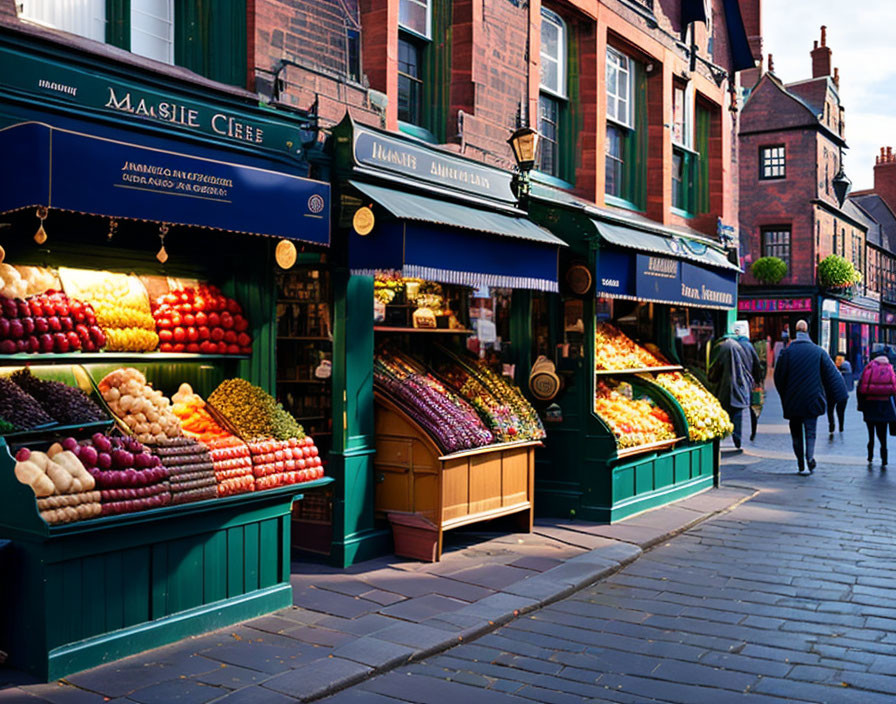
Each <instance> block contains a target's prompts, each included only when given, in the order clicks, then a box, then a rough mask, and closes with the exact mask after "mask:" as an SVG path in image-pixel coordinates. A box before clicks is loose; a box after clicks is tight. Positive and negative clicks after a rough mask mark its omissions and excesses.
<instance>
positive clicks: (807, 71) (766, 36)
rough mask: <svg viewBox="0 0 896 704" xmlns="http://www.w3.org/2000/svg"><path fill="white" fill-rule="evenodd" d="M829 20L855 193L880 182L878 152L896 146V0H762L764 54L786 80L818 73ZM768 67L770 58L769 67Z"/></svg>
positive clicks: (847, 158) (848, 165) (847, 160)
mask: <svg viewBox="0 0 896 704" xmlns="http://www.w3.org/2000/svg"><path fill="white" fill-rule="evenodd" d="M821 25H827V28H828V31H827V45H828V46H829V47H830V48H831V51H832V52H833V53H832V57H831V61H832V68H833V67H834V66H836V67H839V69H840V90H839V93H840V101H841V103H842V104H843V106H844V107H845V109H846V112H845V114H844V117H845V120H846V142H847V144H848V145H849V149H848V151H846V152H845V154H844V167H845V169H846V175H847V176H848V177H849V178H850V180H852V183H853V190H859V189H863V188H871V187H872V186H873V184H874V156H875V155H876V154H878V153H880V148H881V147H886V146H891V147H893V149H894V151H896V38H894V28H896V2H894V1H893V0H854V1H853V2H844V1H843V0H763V1H762V36H763V53H764V54H765V55H766V56H768V54H772V56H773V57H774V64H775V75H777V76H778V78H780V79H781V80H782V81H784V82H785V83H795V82H796V81H801V80H804V79H806V78H811V77H812V59H811V58H810V56H809V52H810V51H811V50H812V46H813V42H814V41H815V40H817V39H820V38H821ZM767 65H768V64H767V63H766V66H767Z"/></svg>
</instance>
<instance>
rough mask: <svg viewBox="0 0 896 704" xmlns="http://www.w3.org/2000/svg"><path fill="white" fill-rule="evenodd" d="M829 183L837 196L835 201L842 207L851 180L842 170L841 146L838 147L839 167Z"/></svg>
mask: <svg viewBox="0 0 896 704" xmlns="http://www.w3.org/2000/svg"><path fill="white" fill-rule="evenodd" d="M831 185H832V186H833V187H834V195H836V196H837V202H838V203H839V204H840V207H841V208H842V207H843V201H845V200H846V194H847V193H849V189H850V187H851V186H852V181H850V180H849V179H848V178H847V176H846V174H845V173H844V172H843V147H841V148H840V169H839V170H838V171H837V175H836V176H834V180H833V181H831Z"/></svg>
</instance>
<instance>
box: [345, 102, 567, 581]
mask: <svg viewBox="0 0 896 704" xmlns="http://www.w3.org/2000/svg"><path fill="white" fill-rule="evenodd" d="M331 144H332V148H333V155H334V170H335V171H336V173H337V175H338V178H337V183H338V185H337V188H338V193H337V195H336V197H337V198H338V202H339V203H340V209H339V220H340V223H341V224H343V226H344V228H343V229H342V230H341V232H340V236H341V238H342V239H340V240H339V242H340V247H338V249H344V251H345V253H346V260H345V264H344V265H345V266H346V268H347V271H346V274H347V277H346V278H345V279H344V280H343V286H344V289H343V291H344V293H343V294H337V299H338V298H339V297H340V296H341V295H343V296H344V297H345V298H344V300H345V304H344V305H345V306H346V308H347V309H349V312H348V315H347V316H346V317H345V318H344V319H342V320H343V321H344V324H345V325H346V326H347V327H346V331H345V333H344V336H345V338H346V339H351V341H352V345H351V349H347V348H346V349H340V343H339V340H340V339H341V338H342V335H341V334H337V335H336V338H335V339H336V345H337V351H336V366H337V367H338V369H336V370H334V373H338V374H344V375H345V378H346V379H347V382H346V390H347V398H348V399H349V401H348V402H347V403H346V405H345V407H344V411H345V413H346V416H345V417H346V426H347V427H346V428H344V429H343V433H345V434H346V435H347V436H349V437H351V438H352V439H353V440H354V441H355V445H354V447H352V448H351V450H352V451H353V452H351V453H349V452H346V453H345V462H346V464H345V467H346V474H345V476H346V481H345V485H344V486H345V490H346V493H345V495H344V496H343V497H342V502H341V504H342V509H343V511H344V513H343V514H342V515H343V520H344V521H345V522H344V523H343V524H342V525H341V526H340V528H341V530H343V535H342V546H343V547H342V549H343V550H345V551H346V552H345V553H343V556H342V558H341V560H340V559H339V558H337V561H342V562H343V563H344V564H348V563H349V562H350V561H351V559H357V556H358V555H359V554H364V552H363V551H366V550H372V547H370V546H372V545H373V544H374V541H375V537H374V534H375V533H376V531H377V530H378V529H379V530H381V528H378V527H379V526H388V525H389V523H391V524H392V527H393V529H394V531H395V536H396V538H395V549H396V550H398V551H399V552H401V551H402V547H401V545H400V542H401V533H402V530H403V527H404V526H405V524H406V522H407V520H406V517H407V516H413V517H415V519H417V520H418V521H420V522H421V523H422V525H424V526H427V527H428V533H427V535H428V538H426V540H427V541H428V543H427V548H426V549H425V550H423V551H422V552H420V553H415V556H418V557H426V558H427V559H438V558H439V556H440V554H441V549H442V537H443V533H444V531H445V530H448V529H451V528H454V527H458V526H461V525H466V524H469V523H473V522H477V521H483V520H490V519H494V518H499V517H504V516H511V517H513V518H515V519H516V525H517V527H519V528H521V529H524V530H530V529H531V525H532V515H533V505H534V502H533V495H532V487H533V476H534V475H533V471H534V454H533V453H534V448H535V447H536V446H539V445H540V444H541V441H542V439H543V436H544V432H543V429H542V426H541V423H540V420H539V419H538V417H537V415H536V414H535V412H534V410H533V409H532V407H531V406H530V405H529V403H528V401H527V400H526V399H525V397H524V396H523V395H522V393H521V392H520V391H519V390H518V389H517V388H516V387H515V385H514V383H513V381H512V379H511V377H513V368H514V355H515V352H516V346H517V345H519V344H521V343H522V342H523V341H524V340H526V339H528V320H527V319H526V315H527V313H528V293H529V292H530V291H533V290H537V291H538V290H540V291H556V290H557V256H558V249H559V248H560V247H562V246H563V243H562V241H560V240H559V239H558V238H557V237H555V236H554V235H552V234H551V233H549V232H548V231H546V230H545V229H543V228H541V227H539V226H537V225H535V224H533V223H532V222H531V221H529V220H528V219H527V218H526V216H525V213H524V212H522V211H520V210H519V209H518V208H517V207H516V198H515V197H514V195H513V190H512V188H511V175H510V174H509V173H507V172H504V171H501V170H499V169H495V168H491V167H488V166H485V165H483V164H481V163H478V162H475V161H472V160H468V159H464V158H462V157H459V156H456V155H454V154H450V153H448V152H445V151H442V150H439V149H435V148H430V147H427V146H425V145H423V144H421V143H419V142H417V141H414V140H409V139H403V138H401V137H400V136H396V135H394V134H389V133H386V132H382V131H379V130H375V129H371V128H368V127H363V126H360V125H357V124H355V123H353V122H352V121H351V119H350V118H348V117H346V119H345V120H343V122H342V123H341V124H340V125H339V126H337V127H336V128H335V129H334V131H333V136H332V141H331ZM341 245H344V247H343V246H341ZM518 294H521V298H520V301H518V300H517V298H516V296H517V295H518ZM511 297H513V306H510V299H511ZM518 303H519V305H518ZM512 308H519V310H520V313H515V314H514V313H511V312H510V311H511V309H512ZM338 324H342V323H341V322H340V323H338ZM343 365H344V366H343ZM368 370H370V371H372V374H371V373H370V371H368ZM505 372H506V374H505ZM371 382H372V383H371ZM366 399H370V401H371V404H370V406H369V407H365V406H364V401H365V400H366ZM337 417H338V414H337ZM338 454H339V453H334V458H335V456H337V455H338ZM349 457H351V459H349ZM350 461H351V462H352V463H353V464H352V470H351V476H352V477H355V478H357V479H355V480H354V481H349V479H348V477H349V469H348V467H349V466H350V465H349V462H350ZM361 477H370V483H369V484H367V483H366V481H364V482H362V481H361V480H360V478H361ZM350 512H351V513H350ZM349 515H351V516H352V519H351V521H350V520H349ZM387 520H388V521H389V523H387V522H386V521H387ZM359 523H361V524H363V525H364V529H365V530H364V531H362V530H358V528H359ZM346 528H351V529H353V530H354V531H355V532H354V534H351V533H349V532H348V530H346ZM364 532H366V536H365V535H363V533H364ZM380 535H381V536H382V533H381V534H380ZM390 537H391V536H390V535H389V534H388V533H386V535H385V538H386V540H388V539H389V538H390ZM365 538H369V539H370V542H369V543H368V544H367V546H361V544H360V541H362V540H364V539H365ZM336 542H338V541H334V544H335V543H336ZM385 544H386V545H387V546H388V548H387V549H391V547H392V545H391V541H389V542H386V543H385ZM379 545H380V546H381V545H382V543H379ZM349 550H350V552H349ZM404 554H409V553H404Z"/></svg>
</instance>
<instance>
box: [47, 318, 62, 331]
mask: <svg viewBox="0 0 896 704" xmlns="http://www.w3.org/2000/svg"><path fill="white" fill-rule="evenodd" d="M47 325H48V326H49V328H50V332H59V331H60V330H62V323H60V322H59V317H58V316H55V315H51V316H50V317H49V318H47Z"/></svg>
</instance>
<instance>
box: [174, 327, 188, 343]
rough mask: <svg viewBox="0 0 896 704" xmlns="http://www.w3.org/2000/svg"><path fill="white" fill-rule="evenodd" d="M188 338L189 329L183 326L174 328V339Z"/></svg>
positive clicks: (178, 340)
mask: <svg viewBox="0 0 896 704" xmlns="http://www.w3.org/2000/svg"><path fill="white" fill-rule="evenodd" d="M186 339H187V331H186V330H184V329H183V328H181V327H176V328H174V341H175V342H185V341H186Z"/></svg>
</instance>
